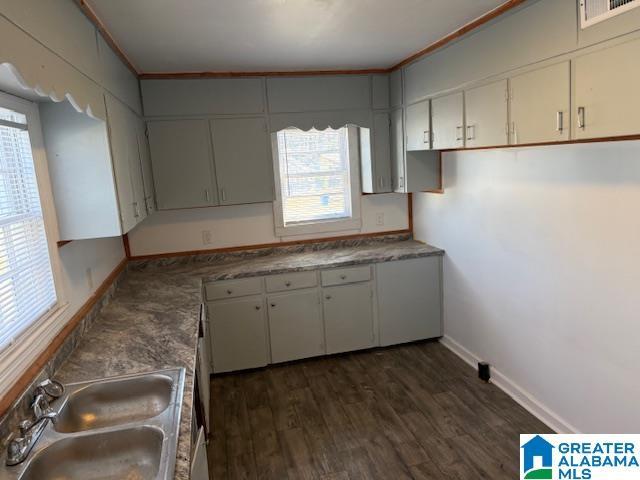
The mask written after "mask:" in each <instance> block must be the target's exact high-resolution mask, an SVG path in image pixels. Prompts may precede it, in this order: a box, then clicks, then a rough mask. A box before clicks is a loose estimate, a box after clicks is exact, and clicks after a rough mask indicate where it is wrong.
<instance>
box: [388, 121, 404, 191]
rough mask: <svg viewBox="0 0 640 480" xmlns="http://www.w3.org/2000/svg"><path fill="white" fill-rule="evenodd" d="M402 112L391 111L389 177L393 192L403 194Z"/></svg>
mask: <svg viewBox="0 0 640 480" xmlns="http://www.w3.org/2000/svg"><path fill="white" fill-rule="evenodd" d="M403 114H404V110H403V109H402V108H396V109H395V110H392V111H391V118H390V122H391V134H390V140H391V175H392V179H393V191H394V192H398V193H403V192H404V191H405V188H406V185H405V172H404V119H403V118H402V117H403Z"/></svg>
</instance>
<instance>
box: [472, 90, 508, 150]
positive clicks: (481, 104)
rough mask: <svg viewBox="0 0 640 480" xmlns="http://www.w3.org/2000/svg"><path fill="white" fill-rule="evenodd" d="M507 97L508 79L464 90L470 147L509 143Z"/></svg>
mask: <svg viewBox="0 0 640 480" xmlns="http://www.w3.org/2000/svg"><path fill="white" fill-rule="evenodd" d="M507 99H508V92H507V81H506V80H500V81H498V82H494V83H490V84H488V85H483V86H481V87H476V88H472V89H470V90H466V91H465V92H464V102H465V115H466V128H465V130H466V133H465V135H466V137H465V138H466V146H467V147H470V148H473V147H489V146H497V145H507V144H508V143H509V138H508V108H507V107H508V102H507Z"/></svg>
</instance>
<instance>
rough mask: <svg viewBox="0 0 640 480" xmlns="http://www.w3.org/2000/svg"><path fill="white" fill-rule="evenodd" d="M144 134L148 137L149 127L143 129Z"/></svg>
mask: <svg viewBox="0 0 640 480" xmlns="http://www.w3.org/2000/svg"><path fill="white" fill-rule="evenodd" d="M144 136H145V137H147V138H149V129H148V128H147V127H145V129H144Z"/></svg>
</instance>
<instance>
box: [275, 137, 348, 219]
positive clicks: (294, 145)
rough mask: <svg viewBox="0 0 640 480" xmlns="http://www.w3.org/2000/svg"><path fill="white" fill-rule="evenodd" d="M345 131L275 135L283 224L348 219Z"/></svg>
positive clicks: (346, 144) (346, 139) (346, 140)
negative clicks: (276, 139) (276, 136)
mask: <svg viewBox="0 0 640 480" xmlns="http://www.w3.org/2000/svg"><path fill="white" fill-rule="evenodd" d="M347 142H348V136H347V128H346V127H345V128H340V129H338V130H334V129H331V128H327V129H326V130H322V131H319V130H313V129H312V130H309V131H303V130H299V129H295V128H289V129H286V130H281V131H279V132H278V160H279V167H280V186H281V194H282V210H283V217H284V224H285V226H286V225H292V224H296V223H308V222H314V221H323V220H334V219H340V218H349V217H351V186H350V182H351V179H350V176H349V149H348V143H347Z"/></svg>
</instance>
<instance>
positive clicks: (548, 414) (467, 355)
mask: <svg viewBox="0 0 640 480" xmlns="http://www.w3.org/2000/svg"><path fill="white" fill-rule="evenodd" d="M440 343H441V344H442V345H444V346H445V347H447V348H448V349H449V350H451V351H452V352H453V353H455V354H456V355H457V356H458V357H460V358H461V359H462V360H463V361H465V362H466V363H468V364H469V365H471V366H472V367H473V368H477V367H478V362H479V361H480V358H478V356H477V355H475V354H474V353H472V352H470V351H469V350H467V349H466V348H465V347H463V346H462V345H460V344H459V343H458V342H456V341H455V340H454V339H452V338H451V337H449V336H447V335H445V336H443V337H442V338H441V339H440ZM491 383H493V384H494V385H495V386H496V387H498V388H499V389H500V390H502V391H503V392H505V393H506V394H507V395H509V396H510V397H511V398H513V399H514V400H515V401H516V402H517V403H518V404H520V405H521V406H522V407H523V408H524V409H525V410H527V411H528V412H529V413H531V415H533V416H534V417H536V418H537V419H538V420H540V421H541V422H542V423H544V424H545V425H547V426H548V427H549V428H551V429H552V430H553V431H555V432H557V433H580V432H579V430H578V429H577V428H575V427H574V426H572V425H571V424H570V423H569V422H567V421H565V420H564V419H562V418H561V417H560V416H559V415H557V414H556V413H554V412H553V411H552V410H551V409H550V408H548V407H547V406H546V405H544V404H543V403H542V402H540V401H538V400H537V399H536V398H535V397H534V396H533V395H531V394H530V393H529V392H527V391H526V390H524V389H523V388H522V387H520V386H519V385H518V384H517V383H515V382H514V381H513V380H511V379H510V378H508V377H507V376H505V375H504V374H502V373H500V371H499V370H496V369H495V367H492V368H491ZM523 433H525V432H523ZM526 433H535V432H526Z"/></svg>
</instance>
